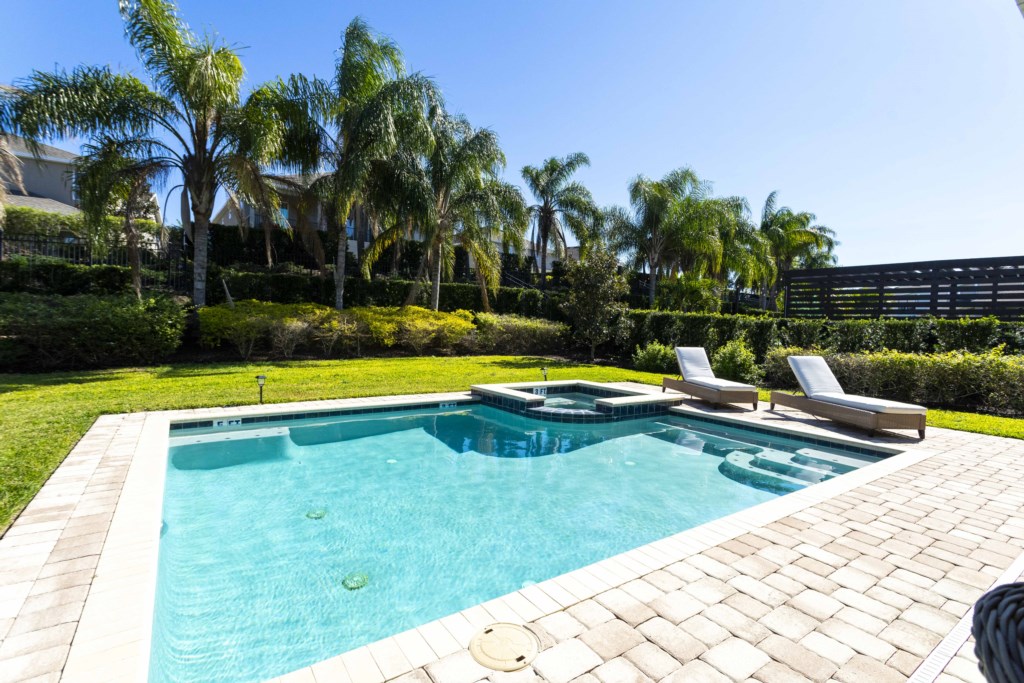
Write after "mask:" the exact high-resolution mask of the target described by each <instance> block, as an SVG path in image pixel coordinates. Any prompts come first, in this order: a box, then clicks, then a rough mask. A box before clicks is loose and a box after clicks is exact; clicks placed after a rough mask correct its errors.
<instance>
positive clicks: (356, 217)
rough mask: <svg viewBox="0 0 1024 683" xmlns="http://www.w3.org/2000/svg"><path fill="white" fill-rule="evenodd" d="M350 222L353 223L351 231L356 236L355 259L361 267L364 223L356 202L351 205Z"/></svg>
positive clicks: (364, 233) (364, 234) (364, 236)
mask: <svg viewBox="0 0 1024 683" xmlns="http://www.w3.org/2000/svg"><path fill="white" fill-rule="evenodd" d="M352 223H353V225H355V230H353V233H354V234H355V238H356V260H357V261H358V262H359V267H360V268H362V267H363V242H365V241H366V223H365V221H364V220H363V212H362V210H361V209H360V205H359V204H356V205H355V206H353V207H352Z"/></svg>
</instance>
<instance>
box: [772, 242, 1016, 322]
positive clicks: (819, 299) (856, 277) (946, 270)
mask: <svg viewBox="0 0 1024 683" xmlns="http://www.w3.org/2000/svg"><path fill="white" fill-rule="evenodd" d="M782 286H783V288H784V292H785V315H786V317H793V318H830V319H833V320H836V319H843V318H878V317H882V316H885V317H890V318H916V317H922V316H935V317H938V318H976V317H983V316H989V315H992V316H996V317H998V318H1000V319H1001V320H1021V319H1024V256H1005V257H999V258H983V259H955V260H948V261H921V262H916V263H890V264H885V265H878V266H851V267H845V268H819V269H814V270H794V271H789V272H786V273H783V274H782Z"/></svg>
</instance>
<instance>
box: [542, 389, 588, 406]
mask: <svg viewBox="0 0 1024 683" xmlns="http://www.w3.org/2000/svg"><path fill="white" fill-rule="evenodd" d="M597 398H598V397H597V396H594V395H593V394H585V393H583V392H581V391H568V392H565V393H563V394H549V395H548V397H547V398H546V399H544V407H545V408H565V409H568V410H580V409H583V410H593V409H594V401H595V400H596V399H597Z"/></svg>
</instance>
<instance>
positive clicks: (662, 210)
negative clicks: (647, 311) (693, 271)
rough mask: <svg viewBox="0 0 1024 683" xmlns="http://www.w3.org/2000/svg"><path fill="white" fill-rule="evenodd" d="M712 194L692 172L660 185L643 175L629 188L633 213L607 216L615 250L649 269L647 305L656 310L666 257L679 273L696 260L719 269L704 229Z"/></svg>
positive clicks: (713, 239)
mask: <svg viewBox="0 0 1024 683" xmlns="http://www.w3.org/2000/svg"><path fill="white" fill-rule="evenodd" d="M710 192H711V186H710V184H709V183H707V182H705V181H703V180H701V179H700V178H699V177H698V176H697V174H696V173H695V172H694V171H693V169H690V168H679V169H676V170H674V171H672V172H670V173H668V174H667V175H666V176H665V177H664V178H662V179H661V180H651V179H650V178H647V177H645V176H642V175H641V176H637V177H636V178H635V179H634V180H633V182H631V183H630V185H629V203H630V207H631V210H629V211H627V210H626V209H622V208H615V209H612V210H611V211H610V212H609V221H610V230H611V234H612V241H613V244H614V245H615V248H616V250H617V251H618V252H619V253H624V254H627V255H630V256H632V258H633V259H634V262H635V263H636V264H637V265H646V266H647V269H648V273H649V275H650V279H649V281H648V284H647V300H648V303H649V305H651V306H653V305H654V296H655V290H656V286H657V280H658V276H659V274H660V273H661V272H662V271H663V270H667V268H666V267H665V266H667V265H668V261H669V257H670V255H671V258H672V260H673V261H674V262H675V263H676V265H677V267H679V266H681V267H683V268H689V267H692V266H693V265H694V264H695V263H696V261H697V260H698V259H699V258H704V259H707V260H710V261H711V262H713V263H715V265H717V262H718V260H719V259H720V251H721V250H720V245H719V243H718V236H717V232H715V231H713V230H709V228H708V226H711V225H712V222H711V220H710V218H709V215H710V211H709V208H708V205H707V200H708V198H709V195H710ZM684 262H685V263H684Z"/></svg>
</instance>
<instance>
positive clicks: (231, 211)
mask: <svg viewBox="0 0 1024 683" xmlns="http://www.w3.org/2000/svg"><path fill="white" fill-rule="evenodd" d="M266 178H267V179H268V180H269V181H270V183H271V184H272V185H273V186H274V189H275V190H276V191H277V193H278V196H279V197H280V200H281V214H282V217H283V218H285V219H287V220H288V225H289V227H290V228H295V227H297V226H296V221H297V220H299V216H300V213H301V212H300V211H299V210H298V192H296V189H295V188H296V185H298V184H301V183H302V176H300V175H280V176H274V175H268V176H266ZM243 217H244V221H243ZM267 220H270V218H269V217H267V216H266V215H265V214H264V213H263V212H262V211H260V210H259V209H258V208H256V207H254V206H252V205H250V204H249V203H247V202H245V201H243V202H241V206H239V204H238V203H237V202H235V201H234V200H233V199H228V201H227V202H226V203H225V204H224V206H222V207H221V208H220V210H219V211H217V213H216V214H214V216H213V222H214V223H217V224H219V225H232V226H237V225H239V224H240V223H244V224H245V225H248V226H249V227H251V228H262V226H263V224H264V222H265V221H267ZM305 220H306V223H307V225H308V226H309V227H310V228H313V229H316V230H326V229H327V224H326V221H325V220H324V216H323V211H322V210H321V207H320V205H319V203H318V204H317V205H316V207H314V208H312V209H311V210H308V211H307V212H306V217H305ZM348 237H349V242H348V250H349V251H350V252H352V253H353V254H355V253H358V251H359V241H358V239H357V238H359V239H362V241H363V244H362V247H363V248H364V249H365V248H366V247H368V246H369V245H370V243H371V242H372V241H373V236H372V234H371V232H370V221H369V218H368V217H367V216H366V213H365V212H364V211H363V210H362V208H361V207H358V206H356V207H353V209H352V213H351V214H350V215H349V219H348ZM416 237H417V235H416V233H415V232H414V233H413V238H414V239H415V238H416ZM495 244H496V246H498V248H499V250H500V249H501V244H500V241H498V240H496V241H495ZM524 246H525V252H524V254H525V256H526V258H527V259H529V258H533V260H534V262H535V264H536V266H535V268H536V269H538V270H539V269H540V252H537V253H536V254H535V253H534V249H533V247H532V245H530V244H526V245H524ZM579 251H580V248H579V247H566V249H565V258H564V260H566V261H578V260H579V258H580V253H579ZM556 260H558V259H557V258H556V256H555V252H554V251H553V250H549V251H548V259H547V266H548V270H549V271H550V269H551V264H552V263H553V262H554V261H556Z"/></svg>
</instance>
